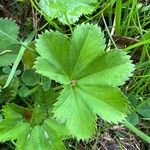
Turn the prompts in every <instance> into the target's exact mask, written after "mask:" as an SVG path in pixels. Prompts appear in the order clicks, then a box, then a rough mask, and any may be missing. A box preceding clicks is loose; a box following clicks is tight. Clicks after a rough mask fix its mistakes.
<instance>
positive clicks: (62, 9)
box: [39, 0, 97, 24]
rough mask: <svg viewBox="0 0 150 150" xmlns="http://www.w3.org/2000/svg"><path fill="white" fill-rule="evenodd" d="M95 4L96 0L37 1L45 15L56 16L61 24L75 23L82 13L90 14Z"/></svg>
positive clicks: (52, 17)
mask: <svg viewBox="0 0 150 150" xmlns="http://www.w3.org/2000/svg"><path fill="white" fill-rule="evenodd" d="M96 5H97V0H41V1H40V3H39V6H40V8H41V9H42V10H43V12H44V13H45V14H46V16H48V17H49V18H51V19H54V18H58V19H59V21H60V22H62V23H63V24H68V22H69V23H75V22H76V21H77V20H78V19H79V17H80V16H81V15H82V14H91V13H92V12H93V11H94V9H95V8H96ZM66 17H67V18H66Z"/></svg>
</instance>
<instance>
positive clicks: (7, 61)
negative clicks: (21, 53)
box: [0, 54, 17, 67]
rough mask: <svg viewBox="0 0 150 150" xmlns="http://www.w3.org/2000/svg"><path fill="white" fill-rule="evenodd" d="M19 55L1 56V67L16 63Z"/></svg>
mask: <svg viewBox="0 0 150 150" xmlns="http://www.w3.org/2000/svg"><path fill="white" fill-rule="evenodd" d="M16 57H17V55H16V54H5V55H1V56H0V67H2V66H7V65H10V64H12V63H14V61H15V59H16Z"/></svg>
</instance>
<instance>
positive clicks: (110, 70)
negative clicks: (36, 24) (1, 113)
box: [35, 24, 134, 139]
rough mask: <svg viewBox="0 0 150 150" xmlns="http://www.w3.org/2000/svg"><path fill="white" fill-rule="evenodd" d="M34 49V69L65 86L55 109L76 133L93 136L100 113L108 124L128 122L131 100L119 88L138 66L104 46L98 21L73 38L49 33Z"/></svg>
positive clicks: (80, 30)
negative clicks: (106, 49) (127, 116)
mask: <svg viewBox="0 0 150 150" xmlns="http://www.w3.org/2000/svg"><path fill="white" fill-rule="evenodd" d="M36 48H37V52H38V53H39V55H40V57H38V58H37V61H36V63H35V69H36V72H37V73H39V74H42V75H43V76H47V77H49V78H50V79H52V80H55V81H57V82H59V83H61V84H63V85H64V89H63V90H62V92H61V95H60V97H59V98H58V101H57V102H56V103H55V104H54V110H53V112H54V117H55V118H56V119H57V120H58V121H59V122H62V123H66V126H67V128H68V129H69V131H70V133H71V134H72V135H73V136H74V137H77V139H88V138H89V137H91V136H92V135H93V133H94V131H95V129H96V121H95V120H96V118H97V115H98V116H100V117H101V118H102V119H104V120H106V121H108V122H110V123H116V124H117V123H118V122H122V121H123V120H125V117H126V115H127V114H128V113H129V104H128V101H127V98H126V96H125V95H124V94H123V93H122V92H121V91H120V89H119V88H118V86H120V85H123V84H124V83H125V81H126V80H128V77H130V76H131V75H132V73H131V72H132V71H133V70H134V65H133V64H132V62H131V60H130V57H129V56H128V55H126V53H125V52H123V51H121V50H111V51H109V52H106V51H105V50H104V49H105V40H104V35H103V33H102V32H101V29H100V28H99V27H98V26H97V25H92V24H81V25H79V26H77V28H76V29H75V30H74V32H73V34H72V37H71V40H69V38H68V37H66V36H65V35H63V34H61V33H59V32H53V31H50V32H49V31H46V32H45V33H43V34H42V35H40V36H39V39H38V40H37V41H36Z"/></svg>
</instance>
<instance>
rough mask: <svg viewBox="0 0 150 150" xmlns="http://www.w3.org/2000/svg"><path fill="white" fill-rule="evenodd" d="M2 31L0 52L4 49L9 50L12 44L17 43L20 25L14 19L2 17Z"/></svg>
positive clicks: (0, 26)
mask: <svg viewBox="0 0 150 150" xmlns="http://www.w3.org/2000/svg"><path fill="white" fill-rule="evenodd" d="M0 33H1V34H0V39H1V40H0V52H2V50H7V49H8V47H9V46H10V45H12V44H14V43H15V41H14V40H17V38H18V33H19V27H18V26H17V24H16V23H15V21H13V20H12V19H7V18H5V19H2V18H0ZM3 33H4V34H6V35H4V34H3ZM7 35H8V36H9V37H8V36H7ZM10 37H11V38H10Z"/></svg>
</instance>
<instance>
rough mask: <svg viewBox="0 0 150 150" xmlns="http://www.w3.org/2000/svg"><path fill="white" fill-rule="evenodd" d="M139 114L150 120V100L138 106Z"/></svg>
mask: <svg viewBox="0 0 150 150" xmlns="http://www.w3.org/2000/svg"><path fill="white" fill-rule="evenodd" d="M137 112H138V113H139V114H140V115H142V116H143V117H145V118H150V99H147V100H146V101H144V102H142V103H141V104H139V105H138V106H137Z"/></svg>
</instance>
